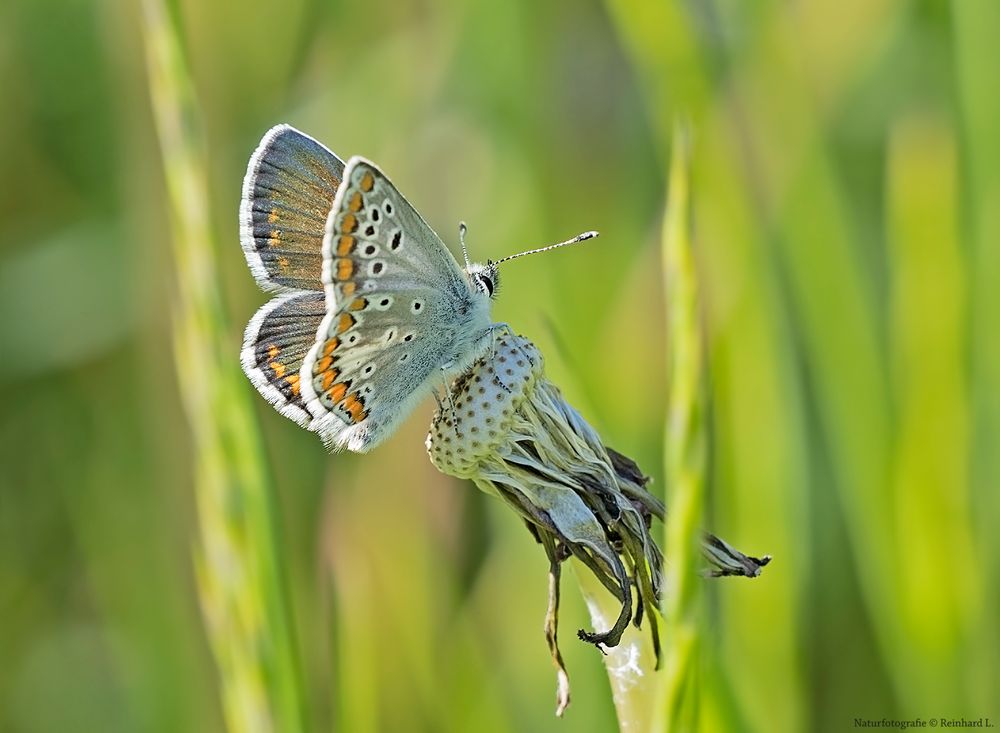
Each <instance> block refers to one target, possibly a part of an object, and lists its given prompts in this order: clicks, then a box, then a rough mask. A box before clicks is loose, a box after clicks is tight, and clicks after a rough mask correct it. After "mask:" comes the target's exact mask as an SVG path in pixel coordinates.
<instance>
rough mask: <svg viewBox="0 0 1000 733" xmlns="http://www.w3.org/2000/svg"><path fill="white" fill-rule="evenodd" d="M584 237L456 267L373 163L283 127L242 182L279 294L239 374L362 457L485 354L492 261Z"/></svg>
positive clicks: (328, 439) (251, 330) (243, 233)
mask: <svg viewBox="0 0 1000 733" xmlns="http://www.w3.org/2000/svg"><path fill="white" fill-rule="evenodd" d="M460 232H461V235H462V252H463V255H465V241H464V232H465V227H464V225H462V227H461V229H460ZM593 236H596V232H586V233H585V234H581V235H580V236H579V237H576V238H574V239H572V240H568V241H567V242H561V243H559V244H557V245H550V246H549V247H543V248H540V249H537V250H529V251H528V252H522V253H520V254H518V255H511V256H510V257H505V258H503V259H501V260H498V261H497V262H487V263H486V264H485V265H484V264H477V263H470V262H469V260H468V256H467V255H465V266H464V267H462V266H460V265H459V264H458V262H457V261H456V260H455V258H454V257H453V256H452V254H451V252H449V250H448V248H447V247H446V246H445V245H444V243H443V242H442V241H441V238H440V237H438V235H437V234H435V233H434V231H433V230H432V229H431V227H430V226H429V225H428V224H427V222H426V221H424V219H423V218H422V217H421V216H420V214H418V213H417V211H416V210H415V209H414V208H413V207H412V206H411V205H410V203H409V202H408V201H407V200H406V199H405V198H404V197H403V196H402V194H400V193H399V191H398V190H397V189H396V187H395V186H394V185H393V184H392V182H391V181H390V180H389V179H388V178H387V177H386V176H385V174H384V173H382V171H381V170H379V169H378V167H377V166H376V165H375V164H374V163H372V162H370V161H368V160H365V159H364V158H361V157H358V156H355V157H353V158H351V159H350V160H348V161H347V163H344V162H343V161H341V160H340V158H338V157H337V156H336V155H335V154H334V153H332V152H331V151H330V150H329V149H327V148H326V147H325V146H324V145H322V144H321V143H319V142H317V141H316V140H314V139H313V138H311V137H309V136H308V135H306V134H304V133H302V132H299V131H298V130H296V129H295V128H293V127H290V126H288V125H278V126H276V127H273V128H271V129H270V130H269V131H268V132H267V133H266V134H265V135H264V137H263V138H262V139H261V141H260V144H259V145H258V146H257V149H256V150H255V151H254V153H253V155H252V156H251V157H250V163H249V165H248V167H247V173H246V177H245V178H244V181H243V194H242V200H241V203H240V242H241V244H242V247H243V252H244V254H245V256H246V260H247V264H248V265H249V267H250V271H251V273H252V274H253V276H254V278H255V279H256V280H257V283H258V284H259V285H260V286H261V287H262V288H263V289H264V290H266V291H270V292H273V293H275V294H276V296H275V297H274V298H273V299H272V300H271V301H270V302H268V303H266V304H265V305H264V306H263V307H261V308H260V310H258V311H257V313H256V314H255V315H254V316H253V318H252V319H251V320H250V323H249V324H248V325H247V328H246V332H245V334H244V339H243V349H242V352H241V354H240V362H241V364H242V366H243V371H244V372H245V373H246V375H247V376H248V377H249V379H250V381H251V382H252V383H253V385H254V386H255V387H256V388H257V390H258V391H259V392H260V393H261V394H262V395H263V396H264V397H265V398H266V399H267V401H268V402H270V403H271V404H272V405H273V406H274V407H275V408H276V409H277V410H278V411H279V412H280V413H281V414H282V415H284V416H286V417H288V418H290V419H291V420H293V421H295V422H296V423H298V424H299V425H301V426H302V427H304V428H307V429H309V430H312V431H314V432H316V433H318V434H319V436H320V437H321V438H322V440H323V442H324V443H325V444H326V446H327V447H328V448H330V449H331V450H338V449H342V448H347V449H349V450H352V451H357V452H366V451H368V450H370V449H371V448H374V447H375V446H377V445H378V444H379V443H381V442H382V441H383V440H385V439H386V438H387V437H388V436H389V435H391V434H392V433H393V432H394V431H395V429H396V428H397V427H398V426H399V423H400V422H401V421H402V420H403V419H404V418H405V417H406V416H407V415H408V414H409V413H410V412H411V411H412V410H413V408H414V407H415V406H416V404H417V403H418V402H419V401H420V400H422V399H423V398H425V397H426V396H427V395H428V394H430V393H431V392H432V391H433V390H434V388H435V386H436V385H442V386H446V385H447V384H448V383H450V381H451V380H452V379H454V378H455V377H457V376H458V375H460V374H461V373H463V372H464V371H466V370H468V369H469V368H470V367H471V365H472V364H473V363H475V362H476V361H477V360H478V359H480V358H482V357H483V356H484V355H485V354H486V353H487V351H488V350H489V349H490V347H491V344H492V343H493V338H494V334H495V333H496V332H497V329H498V328H502V326H504V325H505V324H496V323H493V322H492V319H491V316H490V303H491V301H492V299H493V298H494V297H495V296H496V293H497V289H498V287H499V284H500V279H499V271H498V268H497V265H499V264H500V263H501V262H504V261H506V260H509V259H514V258H516V257H520V256H523V255H526V254H533V253H535V252H540V251H544V250H548V249H552V248H554V247H558V246H563V245H565V244H572V243H574V242H577V241H583V240H584V239H589V238H590V237H593Z"/></svg>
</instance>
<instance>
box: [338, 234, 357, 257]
mask: <svg viewBox="0 0 1000 733" xmlns="http://www.w3.org/2000/svg"><path fill="white" fill-rule="evenodd" d="M352 249H354V237H352V236H351V235H350V234H341V235H340V240H339V241H338V242H337V255H338V256H340V257H343V256H344V255H349V254H350V253H351V250H352Z"/></svg>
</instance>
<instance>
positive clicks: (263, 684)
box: [142, 0, 303, 733]
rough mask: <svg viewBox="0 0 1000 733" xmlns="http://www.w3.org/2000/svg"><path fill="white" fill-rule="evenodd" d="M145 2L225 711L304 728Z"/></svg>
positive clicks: (257, 465)
mask: <svg viewBox="0 0 1000 733" xmlns="http://www.w3.org/2000/svg"><path fill="white" fill-rule="evenodd" d="M142 11H143V30H144V35H145V48H146V59H147V67H148V73H149V85H150V94H151V97H152V105H153V114H154V118H155V122H156V126H157V131H158V133H159V139H160V147H161V151H162V155H163V166H164V172H165V175H166V184H167V191H168V194H169V198H170V213H171V224H172V229H173V255H174V262H175V267H176V272H177V301H176V304H175V309H174V352H175V358H176V362H177V365H176V366H177V374H178V379H179V382H180V392H181V395H182V397H183V399H184V401H185V408H186V411H187V416H188V420H189V421H190V423H191V431H192V436H193V439H194V440H193V447H194V452H195V467H196V468H195V477H194V489H195V496H196V503H197V507H198V520H199V526H200V532H201V536H200V540H199V547H198V557H197V561H196V562H197V576H198V590H199V593H200V596H201V598H200V601H201V607H202V613H203V614H204V619H205V625H206V627H207V634H208V639H209V643H210V645H211V648H212V651H213V653H214V655H215V660H216V663H217V664H218V668H219V673H220V677H221V688H222V708H223V714H224V716H225V719H226V724H227V727H228V729H229V730H230V731H231V732H232V733H245V732H253V733H257V732H259V731H282V732H283V733H284V732H285V731H289V732H290V733H295V732H296V731H301V730H302V729H303V717H302V716H303V712H302V711H303V704H302V694H301V684H300V679H299V676H298V672H297V655H296V652H295V649H294V644H293V633H292V628H291V622H290V618H289V612H288V608H287V601H286V598H285V585H284V581H283V578H282V576H281V563H280V562H279V549H278V545H277V542H276V537H275V522H274V517H273V511H272V505H271V495H270V486H269V485H268V482H267V479H266V478H265V477H266V473H267V469H266V466H265V465H264V462H263V461H262V459H261V457H260V456H261V450H260V439H259V436H258V434H257V432H256V424H255V422H254V416H253V413H252V411H251V409H250V406H249V403H248V402H247V399H246V390H245V389H244V388H243V380H242V376H241V374H240V372H239V369H238V367H237V362H238V358H237V357H238V353H237V351H236V350H233V351H232V353H231V354H230V353H228V350H227V348H226V346H227V344H228V343H229V339H228V338H227V336H228V331H227V328H226V324H225V317H224V311H223V308H222V303H221V299H220V297H219V294H218V282H219V279H218V277H217V274H216V270H215V262H214V256H213V243H212V236H211V229H210V221H209V213H208V201H209V195H208V180H207V166H206V161H205V154H204V149H203V143H202V139H201V132H200V130H199V128H198V111H197V106H196V104H195V100H194V93H193V89H192V85H191V81H190V78H189V76H188V74H187V70H186V67H185V64H184V60H183V58H182V55H181V51H180V44H179V42H178V38H177V36H176V33H175V31H174V28H173V25H172V23H171V19H170V17H169V15H168V13H167V10H166V8H165V7H164V6H163V4H162V3H161V2H160V0H143V1H142ZM234 190H235V189H234ZM234 216H235V211H234Z"/></svg>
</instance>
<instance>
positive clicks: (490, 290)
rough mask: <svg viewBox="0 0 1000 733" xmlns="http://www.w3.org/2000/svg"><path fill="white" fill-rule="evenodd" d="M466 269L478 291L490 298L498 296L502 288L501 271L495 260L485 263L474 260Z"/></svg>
mask: <svg viewBox="0 0 1000 733" xmlns="http://www.w3.org/2000/svg"><path fill="white" fill-rule="evenodd" d="M465 271H466V273H468V275H469V280H471V281H472V286H473V287H474V288H475V289H476V290H477V291H479V292H480V293H482V294H483V295H485V296H487V297H488V298H495V297H496V295H497V291H498V290H499V289H500V271H499V270H498V269H497V265H496V263H495V262H487V263H486V264H485V265H481V264H479V263H478V262H473V263H471V264H469V265H468V266H467V267H466V268H465Z"/></svg>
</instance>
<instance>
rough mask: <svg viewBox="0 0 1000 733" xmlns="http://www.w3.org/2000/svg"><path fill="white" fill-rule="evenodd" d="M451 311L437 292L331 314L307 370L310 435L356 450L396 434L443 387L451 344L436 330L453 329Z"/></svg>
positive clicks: (405, 294)
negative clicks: (429, 395)
mask: <svg viewBox="0 0 1000 733" xmlns="http://www.w3.org/2000/svg"><path fill="white" fill-rule="evenodd" d="M447 307H448V302H447V301H445V300H443V299H442V298H440V296H439V295H438V293H436V292H435V291H433V290H429V289H425V288H410V289H406V290H401V291H396V292H393V293H391V294H390V293H387V292H373V293H370V294H369V295H367V296H356V297H355V298H354V299H353V300H352V301H351V302H350V303H348V304H347V306H346V307H345V308H343V309H342V310H341V311H339V312H336V313H331V314H329V315H328V316H327V317H326V318H325V319H324V320H323V324H322V325H321V326H320V329H319V335H318V336H317V339H316V344H315V345H314V346H313V350H312V351H311V352H310V354H309V355H308V356H307V357H306V360H305V363H304V365H303V369H302V377H301V378H302V380H303V381H302V394H303V398H304V400H305V403H306V407H307V409H308V410H309V412H310V413H311V414H312V416H313V418H314V421H313V423H312V426H311V429H313V430H315V431H317V432H318V433H320V436H321V437H322V438H323V439H324V441H325V442H326V443H327V444H328V445H330V446H331V447H345V446H346V447H348V448H350V449H351V450H368V449H370V448H372V447H373V446H374V445H376V444H377V443H378V442H379V441H381V440H382V439H383V438H384V437H386V436H387V435H389V434H391V433H392V432H393V431H394V429H395V427H396V425H397V424H398V423H399V422H400V421H401V420H402V419H403V418H405V417H406V416H407V415H408V414H409V412H410V411H411V410H412V408H413V406H414V405H415V404H416V403H417V402H418V401H419V400H420V399H422V398H423V397H425V396H426V395H427V392H428V390H429V388H430V387H432V386H433V385H434V384H435V379H437V380H439V381H440V383H441V384H442V385H443V384H444V380H445V379H446V377H447V375H446V374H445V372H444V371H443V370H442V368H443V367H444V366H445V365H447V364H449V362H450V360H451V357H452V355H451V354H450V353H449V349H450V347H451V346H452V343H453V341H452V339H451V338H448V337H442V336H443V334H441V333H440V332H439V331H436V330H435V327H434V326H435V324H442V323H444V324H447V323H448V322H449V320H450V319H449V317H448V315H449V314H447V313H443V310H444V309H445V308H447ZM445 327H446V326H445Z"/></svg>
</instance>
